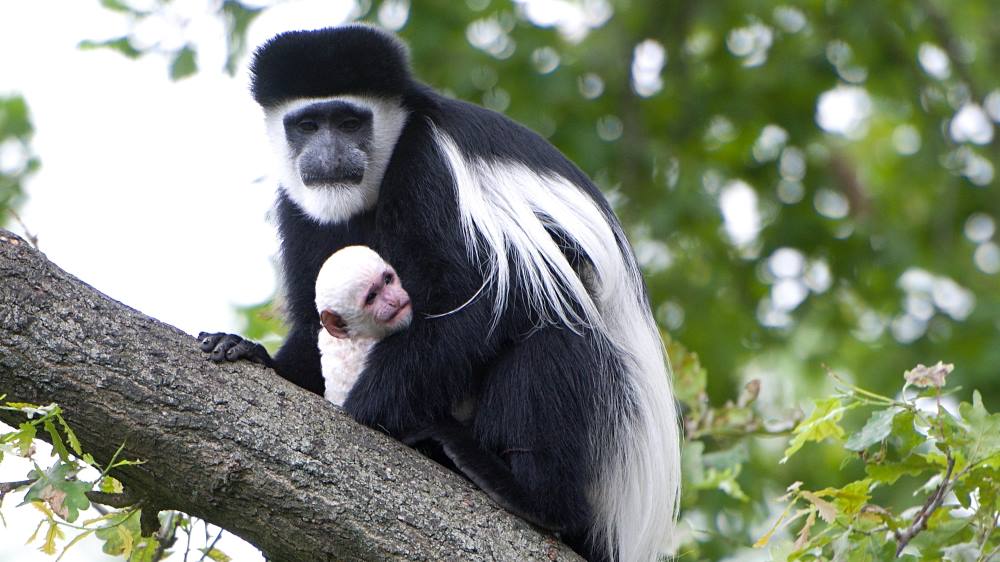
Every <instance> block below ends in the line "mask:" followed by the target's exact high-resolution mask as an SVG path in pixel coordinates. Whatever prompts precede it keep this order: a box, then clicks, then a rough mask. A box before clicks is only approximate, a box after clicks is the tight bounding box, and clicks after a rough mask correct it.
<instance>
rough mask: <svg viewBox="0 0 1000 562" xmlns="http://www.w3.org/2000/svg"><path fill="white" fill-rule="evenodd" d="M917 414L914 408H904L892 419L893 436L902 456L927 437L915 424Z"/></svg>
mask: <svg viewBox="0 0 1000 562" xmlns="http://www.w3.org/2000/svg"><path fill="white" fill-rule="evenodd" d="M914 419H915V415H914V413H913V411H912V410H904V411H902V412H900V413H899V414H897V415H896V417H895V418H893V420H892V438H891V441H892V443H893V444H894V445H895V447H896V450H897V451H898V453H899V456H900V457H905V456H906V455H908V454H910V451H912V450H913V449H914V447H916V446H917V445H920V444H921V443H924V442H925V441H926V440H927V438H926V437H924V436H923V435H921V434H920V433H919V432H918V431H917V429H916V427H915V426H914V425H913V422H914Z"/></svg>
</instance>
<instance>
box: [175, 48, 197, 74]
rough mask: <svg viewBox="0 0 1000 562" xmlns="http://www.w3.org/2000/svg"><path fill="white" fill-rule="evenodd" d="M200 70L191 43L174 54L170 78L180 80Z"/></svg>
mask: <svg viewBox="0 0 1000 562" xmlns="http://www.w3.org/2000/svg"><path fill="white" fill-rule="evenodd" d="M196 72H198V63H197V61H195V50H194V47H192V46H191V45H185V46H184V48H183V49H181V50H180V51H178V52H177V54H176V55H175V56H174V61H173V62H172V63H170V79H171V80H180V79H182V78H187V77H188V76H191V75H193V74H195V73H196Z"/></svg>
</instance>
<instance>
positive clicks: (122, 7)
mask: <svg viewBox="0 0 1000 562" xmlns="http://www.w3.org/2000/svg"><path fill="white" fill-rule="evenodd" d="M101 6H102V7H104V8H105V9H108V10H111V11H112V12H119V13H124V14H133V13H138V12H136V10H134V9H132V7H131V6H129V5H128V4H126V3H124V2H122V1H121V0H101Z"/></svg>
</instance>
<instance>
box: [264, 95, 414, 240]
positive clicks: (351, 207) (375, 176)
mask: <svg viewBox="0 0 1000 562" xmlns="http://www.w3.org/2000/svg"><path fill="white" fill-rule="evenodd" d="M325 101H344V102H348V103H352V104H354V105H357V106H359V107H363V108H366V109H368V110H370V111H371V112H372V120H373V123H372V136H373V138H372V148H371V151H370V154H369V155H368V165H367V166H366V168H365V175H364V177H363V178H362V179H361V183H359V184H335V185H323V186H315V187H308V186H306V185H305V184H304V183H302V178H301V176H300V175H299V167H298V162H297V161H296V158H295V157H294V156H293V155H292V152H291V148H290V147H289V146H288V141H287V140H285V127H284V123H283V120H284V117H285V115H287V114H288V113H289V112H292V111H297V110H299V109H301V108H303V107H305V106H307V105H311V104H314V103H317V102H325ZM264 117H265V120H266V123H267V135H268V138H269V139H270V141H271V145H272V147H273V148H274V150H273V151H272V154H275V155H276V156H277V158H278V159H279V160H278V161H277V162H275V166H274V169H275V170H277V171H278V174H279V176H278V180H279V182H280V185H281V188H282V189H283V190H284V191H285V193H286V194H287V195H288V197H289V198H291V200H292V201H293V202H295V204H296V205H298V206H299V208H300V209H302V210H303V211H304V212H305V213H306V214H307V215H308V216H309V217H310V218H312V219H313V220H315V221H316V222H318V223H320V224H330V223H336V222H342V221H345V220H347V219H348V218H350V217H352V216H354V215H356V214H358V213H360V212H362V211H365V210H368V209H371V208H372V207H374V206H375V202H376V201H377V200H378V193H379V186H380V185H381V184H382V176H383V175H384V174H385V169H386V166H388V164H389V158H390V157H391V156H392V150H393V147H394V146H395V145H396V140H397V139H399V135H400V133H401V132H402V130H403V126H404V125H405V124H406V118H407V117H408V113H407V112H406V110H405V109H403V107H402V106H401V105H400V102H399V100H393V99H378V98H366V97H359V96H336V97H329V98H302V99H296V100H293V101H290V102H287V103H285V104H282V105H280V106H278V107H276V108H274V109H270V110H265V114H264Z"/></svg>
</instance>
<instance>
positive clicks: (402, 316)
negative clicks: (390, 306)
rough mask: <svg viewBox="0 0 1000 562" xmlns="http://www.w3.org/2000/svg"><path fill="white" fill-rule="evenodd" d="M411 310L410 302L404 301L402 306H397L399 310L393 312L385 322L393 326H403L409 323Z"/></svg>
mask: <svg viewBox="0 0 1000 562" xmlns="http://www.w3.org/2000/svg"><path fill="white" fill-rule="evenodd" d="M412 312H413V306H411V305H410V303H406V304H404V305H403V306H401V307H399V310H397V311H396V313H395V314H393V315H392V316H390V317H389V320H388V321H387V322H386V323H387V324H388V325H390V326H393V327H399V328H405V327H406V326H407V325H409V323H410V320H411V318H412V316H413V314H412Z"/></svg>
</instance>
